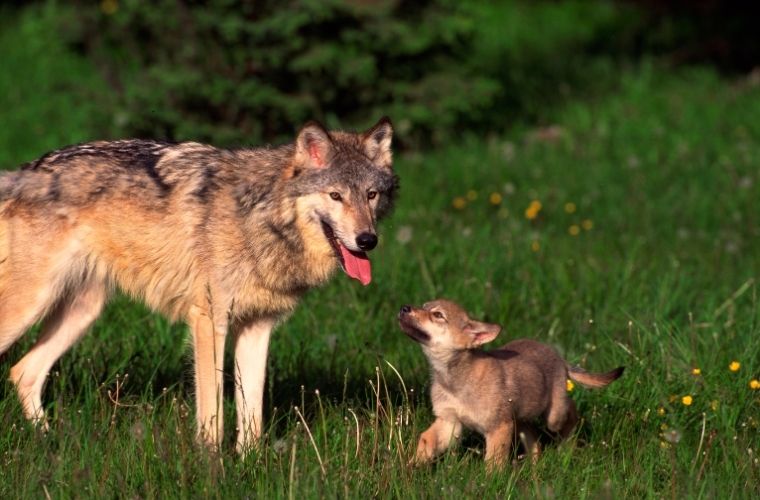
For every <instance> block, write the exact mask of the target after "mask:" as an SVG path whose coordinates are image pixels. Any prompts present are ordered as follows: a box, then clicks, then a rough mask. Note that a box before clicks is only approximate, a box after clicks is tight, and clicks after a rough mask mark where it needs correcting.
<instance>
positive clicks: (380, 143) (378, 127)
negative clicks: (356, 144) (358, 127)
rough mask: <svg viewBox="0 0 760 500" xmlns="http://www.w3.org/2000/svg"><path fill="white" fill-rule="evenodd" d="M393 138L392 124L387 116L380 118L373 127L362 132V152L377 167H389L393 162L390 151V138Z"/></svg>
mask: <svg viewBox="0 0 760 500" xmlns="http://www.w3.org/2000/svg"><path fill="white" fill-rule="evenodd" d="M392 139H393V125H392V124H391V119H390V118H388V117H387V116H384V117H382V118H380V121H379V122H377V123H376V124H375V126H374V127H372V128H371V129H369V130H367V131H366V132H364V133H363V134H362V146H363V147H364V153H365V154H366V155H367V157H369V159H370V160H372V162H373V163H374V164H375V165H377V166H378V167H388V168H390V166H391V164H392V162H393V155H392V153H391V140H392Z"/></svg>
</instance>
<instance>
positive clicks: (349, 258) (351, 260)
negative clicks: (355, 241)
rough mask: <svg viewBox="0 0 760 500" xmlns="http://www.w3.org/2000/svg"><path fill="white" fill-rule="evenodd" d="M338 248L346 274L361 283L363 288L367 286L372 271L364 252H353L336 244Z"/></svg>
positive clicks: (340, 244) (341, 244) (339, 243)
mask: <svg viewBox="0 0 760 500" xmlns="http://www.w3.org/2000/svg"><path fill="white" fill-rule="evenodd" d="M338 247H339V248H340V254H341V256H342V257H343V264H344V265H345V271H346V274H348V275H349V276H351V277H352V278H354V279H356V280H359V281H361V283H362V285H364V286H367V285H369V282H370V281H372V269H371V267H370V263H369V259H368V258H367V254H366V253H364V252H353V251H351V250H349V249H348V248H346V247H345V246H344V245H343V243H341V242H338Z"/></svg>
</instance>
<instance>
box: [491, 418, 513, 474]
mask: <svg viewBox="0 0 760 500" xmlns="http://www.w3.org/2000/svg"><path fill="white" fill-rule="evenodd" d="M514 435H515V423H514V422H513V421H507V422H504V423H502V424H501V425H499V426H498V427H496V428H495V429H491V430H490V431H488V432H486V465H487V467H488V470H489V471H494V470H496V469H498V468H500V467H502V466H503V465H504V464H505V463H506V461H507V459H508V458H509V450H510V448H511V447H512V438H513V437H514Z"/></svg>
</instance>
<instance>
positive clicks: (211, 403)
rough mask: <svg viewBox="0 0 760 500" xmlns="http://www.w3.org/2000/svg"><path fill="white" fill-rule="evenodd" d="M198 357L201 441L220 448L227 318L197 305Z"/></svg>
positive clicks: (193, 321)
mask: <svg viewBox="0 0 760 500" xmlns="http://www.w3.org/2000/svg"><path fill="white" fill-rule="evenodd" d="M188 323H189V324H190V329H191V331H192V336H193V354H194V357H195V406H196V420H197V424H198V440H199V441H200V442H201V443H203V444H205V445H206V446H208V448H209V449H211V450H213V451H218V450H219V445H220V443H221V441H222V436H223V435H224V421H223V418H224V417H223V412H222V403H223V396H224V394H223V386H222V375H223V369H224V340H225V338H226V335H227V322H226V317H225V318H216V317H214V315H213V314H211V313H210V312H209V310H208V309H207V308H201V307H198V306H193V307H191V308H190V312H189V314H188Z"/></svg>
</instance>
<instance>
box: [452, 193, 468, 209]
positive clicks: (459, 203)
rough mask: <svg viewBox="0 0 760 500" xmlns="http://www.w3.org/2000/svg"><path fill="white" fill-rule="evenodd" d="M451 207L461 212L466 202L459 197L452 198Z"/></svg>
mask: <svg viewBox="0 0 760 500" xmlns="http://www.w3.org/2000/svg"><path fill="white" fill-rule="evenodd" d="M451 205H452V206H453V207H454V208H456V209H457V210H462V209H463V208H464V207H466V206H467V200H465V199H464V198H462V197H461V196H457V197H456V198H454V201H452V202H451Z"/></svg>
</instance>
